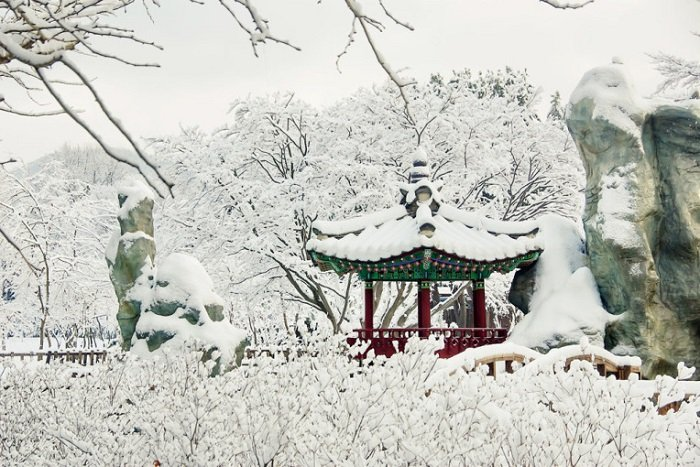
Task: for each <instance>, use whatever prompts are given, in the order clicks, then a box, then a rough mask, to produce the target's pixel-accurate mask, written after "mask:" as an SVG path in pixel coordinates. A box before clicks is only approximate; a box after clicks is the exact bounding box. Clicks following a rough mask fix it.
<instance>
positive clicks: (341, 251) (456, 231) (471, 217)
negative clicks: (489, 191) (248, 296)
mask: <svg viewBox="0 0 700 467" xmlns="http://www.w3.org/2000/svg"><path fill="white" fill-rule="evenodd" d="M440 189H441V185H440V184H439V183H438V182H433V181H431V180H430V170H429V167H428V158H427V155H426V153H425V152H424V151H423V150H422V148H418V150H417V151H416V153H415V155H414V157H413V167H412V169H411V172H410V174H409V181H408V183H407V184H404V185H403V186H402V187H401V199H400V202H399V204H398V205H396V206H393V207H391V208H389V209H385V210H382V211H378V212H374V213H369V214H366V215H364V216H360V217H356V218H352V219H348V220H342V221H326V222H324V221H316V222H314V223H313V226H312V227H313V234H314V238H312V239H311V240H309V242H308V244H307V250H308V251H309V253H310V255H311V258H312V260H313V262H314V264H315V265H317V266H318V267H319V268H320V269H321V270H322V271H335V272H336V273H337V274H339V275H343V274H345V273H348V272H355V273H357V274H358V275H359V276H360V278H361V279H362V280H363V281H365V297H364V298H365V315H364V323H363V328H362V329H357V330H356V332H357V334H358V338H359V339H360V340H362V341H369V343H370V346H369V348H368V350H369V349H372V350H374V351H375V354H377V355H387V356H390V355H392V354H393V353H395V352H396V348H398V350H399V351H402V350H403V347H404V345H405V343H406V340H407V339H408V337H410V336H411V335H414V334H418V335H419V336H420V337H422V338H426V337H428V336H430V335H441V336H443V337H444V341H445V347H444V348H443V349H442V350H441V351H439V352H438V354H439V355H440V356H441V357H450V356H452V355H455V354H457V353H459V352H461V351H463V350H464V349H466V348H469V347H478V346H481V345H486V344H495V343H500V342H503V341H504V340H505V338H506V335H507V330H506V329H502V328H491V329H489V328H488V327H487V319H486V295H485V292H486V291H485V289H484V280H485V279H486V278H488V277H489V276H490V275H491V274H492V273H494V272H498V273H507V272H510V271H513V270H514V269H516V268H519V267H523V266H527V265H530V264H532V263H533V262H535V261H537V259H538V258H539V255H540V253H541V252H542V249H543V245H542V241H541V239H540V238H538V235H537V232H538V229H537V225H536V224H535V223H534V222H505V221H497V220H493V219H489V218H486V217H483V216H481V215H478V214H476V213H473V212H469V211H464V210H461V209H458V208H456V207H454V206H450V205H448V204H446V203H443V201H442V199H441V196H440ZM467 280H469V281H472V282H473V287H472V290H473V297H472V298H473V305H474V326H475V327H474V328H431V326H430V283H431V282H434V281H467ZM374 281H415V282H417V283H418V327H417V328H410V329H397V328H375V327H374V309H373V306H374V297H373V282H374ZM395 343H396V344H397V345H396V346H395V345H394V344H395Z"/></svg>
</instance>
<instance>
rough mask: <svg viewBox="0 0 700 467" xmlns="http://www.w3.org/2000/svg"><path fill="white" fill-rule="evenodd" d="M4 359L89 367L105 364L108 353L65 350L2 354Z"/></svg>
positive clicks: (103, 351) (95, 350) (1, 356)
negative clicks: (76, 364)
mask: <svg viewBox="0 0 700 467" xmlns="http://www.w3.org/2000/svg"><path fill="white" fill-rule="evenodd" d="M2 358H11V359H19V360H35V361H40V362H41V361H43V362H46V363H52V362H60V363H79V364H81V365H83V366H87V365H94V364H95V363H99V362H103V361H104V360H105V359H106V358H107V351H106V350H104V349H100V350H97V349H63V350H36V351H33V352H0V359H2Z"/></svg>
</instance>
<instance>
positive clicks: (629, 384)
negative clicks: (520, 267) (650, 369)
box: [0, 340, 700, 466]
mask: <svg viewBox="0 0 700 467" xmlns="http://www.w3.org/2000/svg"><path fill="white" fill-rule="evenodd" d="M339 344H340V343H339V341H332V340H329V341H327V342H320V343H315V344H311V345H310V347H309V348H308V349H307V351H308V353H307V354H306V355H303V356H294V355H292V356H290V358H289V361H287V360H286V359H285V358H283V357H281V356H278V357H271V358H262V357H261V358H257V359H255V360H251V361H249V362H248V365H245V366H243V367H240V368H237V369H234V370H233V371H231V372H229V373H227V374H225V375H223V376H221V377H219V378H207V377H206V375H207V374H208V368H207V366H206V365H207V364H203V363H201V362H200V361H199V358H198V356H197V355H190V356H189V357H188V358H184V359H183V358H180V357H178V358H172V357H171V356H169V355H167V354H164V355H162V356H159V357H157V358H156V359H154V360H141V359H134V358H131V357H130V356H129V355H126V356H124V357H122V358H120V359H118V358H112V359H111V360H110V361H109V363H108V364H106V365H104V366H95V367H91V368H89V369H88V370H85V369H83V368H82V367H67V366H53V365H43V366H38V367H29V368H28V367H24V368H21V369H20V368H17V367H15V366H12V365H11V364H9V363H6V362H2V363H0V373H1V374H2V376H0V382H1V384H2V388H3V392H2V397H0V458H1V459H3V463H4V464H6V465H17V464H26V465H37V464H39V465H43V464H58V465H80V464H86V463H88V464H94V463H96V462H97V463H100V464H106V465H145V464H151V463H153V461H154V460H156V459H158V460H159V461H160V462H161V463H162V464H163V465H183V464H185V465H271V464H272V463H274V464H278V465H308V464H315V465H407V464H414V465H416V464H417V465H450V464H453V465H600V464H604V465H635V466H636V465H697V463H698V462H699V461H700V440H699V439H698V436H697V433H698V432H699V431H698V430H700V418H698V416H697V414H696V413H697V412H698V410H700V404H699V403H698V401H697V400H695V399H692V400H690V401H688V402H684V403H682V404H681V405H680V407H679V409H678V411H677V412H671V413H669V414H668V415H665V416H662V415H659V414H658V413H657V410H656V405H655V402H654V399H653V397H652V396H653V393H654V392H657V391H658V392H661V393H662V394H666V395H670V396H674V395H673V392H674V391H675V392H678V391H679V385H680V384H681V383H680V382H679V381H678V380H676V379H673V378H665V379H663V380H661V379H660V380H659V381H657V382H656V383H654V382H639V381H620V382H618V381H615V380H614V379H613V378H608V379H603V378H601V377H600V376H598V374H597V373H596V371H595V369H594V368H593V367H592V366H591V364H589V363H587V362H580V363H578V364H574V365H572V368H571V370H570V371H569V372H564V371H563V370H562V369H561V368H556V367H555V368H549V369H547V370H543V371H542V372H541V373H539V374H528V375H526V374H525V372H516V373H515V374H512V375H510V374H502V375H500V374H499V375H498V376H497V377H496V378H495V379H494V378H492V377H489V376H486V375H485V374H484V372H483V371H475V372H471V373H464V372H457V373H455V374H453V375H452V376H448V375H447V374H444V375H443V376H441V377H437V378H431V376H439V375H440V374H441V373H440V372H439V371H436V369H437V366H438V365H439V362H438V360H437V359H436V357H435V356H434V354H432V350H434V348H435V346H436V345H438V344H437V343H436V342H434V341H430V340H426V341H413V342H411V343H410V344H409V346H408V351H407V352H406V353H404V354H398V355H397V356H395V357H393V358H391V359H388V360H385V359H381V358H378V359H376V360H375V361H374V363H373V364H372V365H365V366H359V364H358V363H357V362H355V361H352V360H349V359H348V358H347V354H346V353H345V352H338V349H339V348H340V347H341V346H340V345H339ZM3 367H4V368H3ZM428 380H430V384H428V383H426V381H428ZM642 383H645V384H646V386H645V385H642ZM649 384H651V385H652V388H651V390H648V385H649ZM643 388H647V389H643ZM680 392H683V391H680ZM675 396H677V394H676V395H675ZM675 396H674V397H675Z"/></svg>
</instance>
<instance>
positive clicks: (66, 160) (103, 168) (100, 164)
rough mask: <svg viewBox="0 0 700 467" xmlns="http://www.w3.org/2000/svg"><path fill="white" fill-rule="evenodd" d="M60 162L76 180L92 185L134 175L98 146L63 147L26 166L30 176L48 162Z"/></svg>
mask: <svg viewBox="0 0 700 467" xmlns="http://www.w3.org/2000/svg"><path fill="white" fill-rule="evenodd" d="M53 161H60V162H62V163H63V164H64V166H65V167H66V168H67V169H69V170H70V171H71V174H72V175H73V176H74V177H75V178H76V179H78V180H81V181H84V182H86V183H90V184H92V185H112V184H114V183H115V182H118V181H119V180H120V179H122V178H124V177H126V176H129V175H133V174H135V173H136V171H135V170H134V169H132V168H131V167H129V166H127V165H125V164H122V163H120V162H117V161H115V160H114V159H112V158H110V157H109V156H107V154H105V152H104V151H103V150H102V149H101V148H100V147H98V146H71V145H65V146H63V147H62V148H61V149H58V150H56V151H54V152H52V153H51V154H48V155H46V156H44V157H41V158H39V159H36V160H34V161H32V162H30V163H28V164H27V166H26V170H27V172H28V173H29V174H30V175H31V174H35V173H37V172H39V171H41V170H42V169H43V168H44V167H46V165H47V164H48V163H49V162H53Z"/></svg>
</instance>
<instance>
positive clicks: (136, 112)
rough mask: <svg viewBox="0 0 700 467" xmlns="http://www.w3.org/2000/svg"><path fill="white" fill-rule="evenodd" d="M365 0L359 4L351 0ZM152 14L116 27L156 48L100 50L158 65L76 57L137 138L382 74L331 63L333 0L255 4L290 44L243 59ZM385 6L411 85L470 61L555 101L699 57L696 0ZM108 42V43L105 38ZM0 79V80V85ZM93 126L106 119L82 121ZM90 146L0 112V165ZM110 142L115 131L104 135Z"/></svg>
mask: <svg viewBox="0 0 700 467" xmlns="http://www.w3.org/2000/svg"><path fill="white" fill-rule="evenodd" d="M364 2H365V3H368V0H364ZM161 3H163V7H161V8H160V9H157V10H156V11H154V12H153V16H154V19H155V24H151V23H150V21H148V20H146V19H145V18H143V14H142V13H143V11H142V9H140V8H136V9H133V10H132V11H130V12H129V14H128V15H127V18H126V19H125V21H126V22H127V23H128V24H129V25H130V26H132V27H133V28H135V29H136V30H137V31H140V34H141V36H142V37H147V38H149V39H153V40H155V41H156V42H157V43H159V44H161V45H162V46H164V47H165V51H163V52H158V51H155V50H132V49H127V50H123V49H121V48H117V49H114V48H113V49H112V50H117V51H119V52H120V53H123V54H127V56H129V57H132V58H140V59H148V60H149V61H157V62H158V63H160V64H161V67H160V68H158V69H134V68H131V67H128V66H125V65H121V64H117V63H109V62H106V61H104V60H100V61H96V60H92V59H90V60H83V61H82V63H83V65H84V67H85V69H86V70H87V72H88V74H89V75H90V76H91V77H93V78H94V79H95V80H94V84H95V86H96V87H97V88H98V90H99V91H100V92H101V93H102V94H103V95H104V98H105V100H106V101H107V102H108V103H109V105H110V106H111V108H112V109H113V111H114V113H115V114H116V115H117V116H118V117H119V118H120V120H121V121H122V122H123V123H124V124H125V126H126V127H127V128H128V129H129V130H130V131H131V132H132V133H134V134H136V135H138V136H142V137H150V136H158V135H163V134H174V133H177V132H179V131H180V130H179V129H180V128H181V127H194V126H198V127H200V128H202V129H204V130H212V129H214V128H216V127H218V126H220V125H222V124H223V123H225V122H226V120H227V119H229V118H230V116H229V115H228V114H227V111H228V109H229V104H230V103H231V101H232V100H233V99H235V98H237V97H245V96H247V95H255V94H265V93H272V92H278V91H287V90H289V91H294V92H296V95H297V96H298V97H299V98H301V99H304V100H306V101H308V102H310V103H312V104H316V105H325V104H329V103H332V102H333V101H334V100H337V99H339V98H342V97H344V96H347V95H349V94H351V93H352V92H353V91H354V90H355V89H357V88H358V87H361V86H371V85H372V84H373V83H378V82H382V81H384V80H385V79H386V77H385V75H384V74H383V72H382V71H381V69H380V68H379V66H378V64H377V63H376V61H374V59H373V56H372V55H371V52H370V50H369V48H368V46H367V45H366V43H364V42H363V41H362V39H361V38H359V37H358V40H357V41H356V43H355V45H354V46H353V47H352V48H351V50H350V52H349V53H348V54H347V55H346V56H345V57H344V59H343V61H342V62H341V70H342V73H338V71H337V70H336V67H335V57H336V55H337V54H338V53H339V52H340V51H341V50H342V49H343V47H344V44H345V41H346V38H347V33H348V32H349V29H350V23H351V20H352V18H351V16H350V13H349V12H348V11H347V10H346V9H345V6H344V5H343V3H344V2H342V1H340V0H324V1H323V2H322V3H320V4H317V2H316V0H258V2H257V3H258V4H259V10H260V11H261V13H262V14H263V15H264V16H265V17H267V18H268V19H269V20H270V27H271V30H272V32H273V33H275V34H276V35H278V36H281V37H284V38H287V39H289V40H290V41H291V42H293V43H294V44H295V45H298V46H299V47H301V48H302V51H301V52H296V51H294V50H291V49H289V48H286V47H284V46H280V45H275V44H267V45H264V46H262V49H261V52H262V53H261V56H260V58H255V57H254V56H253V54H252V51H251V48H250V44H249V42H248V40H247V38H246V37H245V36H244V34H243V33H242V32H241V31H240V30H238V29H237V27H236V26H235V24H234V23H233V20H232V19H231V18H229V17H227V15H226V13H225V11H223V10H222V9H221V8H220V7H217V6H216V5H215V4H216V3H217V2H209V3H211V5H205V6H198V5H193V4H189V3H188V2H186V1H184V0H169V1H167V2H161ZM386 4H387V6H389V7H390V9H391V10H393V12H394V13H395V14H396V15H397V16H398V17H399V18H400V19H402V20H405V21H407V22H409V23H411V24H412V25H413V26H414V27H415V31H413V32H409V31H406V30H403V29H402V28H399V27H397V26H395V25H393V24H392V23H391V21H390V20H386V21H385V24H386V26H387V30H386V31H385V32H384V33H382V34H375V36H376V39H377V41H378V43H379V45H380V47H381V49H382V51H383V52H384V55H385V56H386V58H387V59H388V60H389V61H390V63H391V64H392V66H393V67H394V68H395V69H403V70H404V71H403V73H405V74H406V75H408V76H414V77H416V78H418V79H425V78H427V77H428V76H429V75H430V74H431V73H434V72H440V73H443V74H449V73H450V72H451V71H452V70H458V69H463V68H470V69H473V70H485V69H493V68H502V67H504V66H506V65H508V66H511V67H513V68H519V69H520V68H526V69H527V70H528V72H529V74H530V77H531V80H532V82H533V83H534V84H535V85H538V86H542V88H543V91H544V93H545V94H544V99H545V100H547V99H548V98H549V95H550V94H551V93H552V92H553V91H554V90H559V91H560V92H561V93H562V96H563V97H564V99H565V100H566V99H568V96H569V94H570V93H571V91H572V90H573V89H574V87H575V86H576V84H577V83H578V81H579V79H580V78H581V76H582V75H583V73H584V72H585V71H587V70H588V69H590V68H592V67H594V66H597V65H602V64H607V63H609V62H610V61H611V58H612V57H620V58H621V59H622V60H623V62H624V63H625V64H626V65H627V67H628V70H629V72H630V74H631V76H632V79H633V81H634V82H635V83H636V85H637V89H638V90H639V91H640V92H641V93H642V94H646V95H648V94H650V93H651V92H653V91H654V89H655V86H656V85H657V84H658V82H659V80H660V78H659V76H658V74H657V73H656V72H655V71H654V69H653V67H652V65H651V63H650V61H649V58H648V57H647V56H646V54H647V53H650V52H658V51H664V52H668V53H673V54H676V55H679V56H682V57H686V58H693V59H697V58H698V57H700V39H698V38H697V37H695V36H693V35H692V34H691V31H699V30H700V2H699V1H697V0H596V1H595V2H594V3H593V4H590V5H588V6H586V7H585V8H582V9H579V10H565V11H564V10H556V9H553V8H551V7H549V6H547V5H545V4H543V3H541V2H539V1H538V0H393V1H392V0H387V1H386ZM115 47H116V46H115ZM1 84H2V82H1V81H0V85H1ZM73 97H74V99H78V100H77V101H75V102H78V103H79V107H81V108H83V109H85V110H86V114H85V115H89V116H92V115H93V113H92V112H91V111H90V109H91V108H92V106H93V104H92V103H91V102H90V101H89V100H87V99H85V100H80V99H81V96H79V95H76V96H73ZM95 123H96V125H97V127H98V128H100V129H105V128H107V126H106V125H103V123H102V122H101V121H99V120H95ZM87 141H89V138H88V137H87V136H86V135H85V133H84V132H83V131H82V130H81V129H79V128H78V127H77V126H76V125H75V124H73V123H72V122H71V121H70V120H69V119H68V118H66V117H64V116H61V117H44V118H40V119H37V118H22V117H16V116H8V115H0V159H4V158H6V157H8V156H11V157H18V158H22V159H24V160H31V159H34V158H36V157H40V156H42V155H44V154H46V153H48V152H51V151H52V150H54V149H57V148H59V147H60V146H61V145H63V144H64V143H70V144H82V143H85V142H87ZM110 141H111V142H112V143H113V144H115V145H119V144H122V145H123V143H120V141H119V140H118V139H111V140H110Z"/></svg>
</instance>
